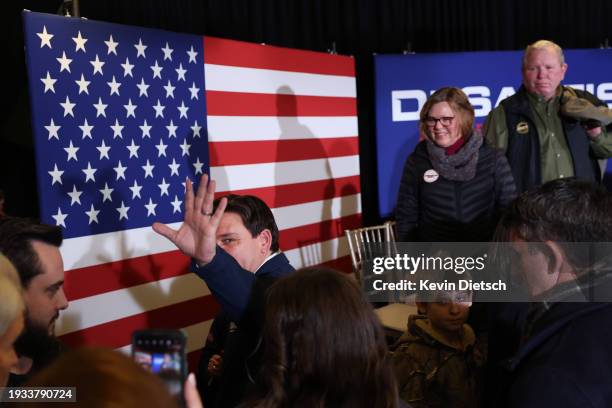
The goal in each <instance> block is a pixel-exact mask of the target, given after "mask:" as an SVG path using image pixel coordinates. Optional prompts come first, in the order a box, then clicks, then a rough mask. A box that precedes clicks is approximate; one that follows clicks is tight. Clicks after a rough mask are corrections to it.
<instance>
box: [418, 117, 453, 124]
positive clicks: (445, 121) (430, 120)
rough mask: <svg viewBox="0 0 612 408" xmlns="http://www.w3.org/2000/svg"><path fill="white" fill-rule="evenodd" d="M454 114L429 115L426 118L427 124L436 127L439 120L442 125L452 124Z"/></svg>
mask: <svg viewBox="0 0 612 408" xmlns="http://www.w3.org/2000/svg"><path fill="white" fill-rule="evenodd" d="M453 119H455V117H454V116H442V117H441V118H432V117H431V116H428V117H426V118H425V124H426V125H427V126H429V127H435V126H436V124H437V123H438V122H440V124H442V126H450V124H451V123H453Z"/></svg>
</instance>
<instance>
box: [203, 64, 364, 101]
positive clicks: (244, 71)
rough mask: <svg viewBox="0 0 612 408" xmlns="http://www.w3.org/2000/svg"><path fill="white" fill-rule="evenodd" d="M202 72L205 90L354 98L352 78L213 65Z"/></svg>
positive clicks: (355, 89) (205, 67) (207, 65)
mask: <svg viewBox="0 0 612 408" xmlns="http://www.w3.org/2000/svg"><path fill="white" fill-rule="evenodd" d="M204 72H205V78H206V90H208V91H229V92H250V93H268V94H278V93H292V94H294V95H312V96H342V97H350V98H355V97H357V86H356V83H355V77H347V76H340V75H323V74H307V73H301V72H289V71H278V70H272V69H262V68H243V67H233V66H227V65H216V64H205V65H204ZM281 88H283V89H284V88H289V89H290V90H291V92H281V91H282V89H281Z"/></svg>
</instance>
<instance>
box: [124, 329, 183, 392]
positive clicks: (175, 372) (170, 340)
mask: <svg viewBox="0 0 612 408" xmlns="http://www.w3.org/2000/svg"><path fill="white" fill-rule="evenodd" d="M132 356H133V358H134V361H136V363H138V364H139V365H140V366H142V367H143V368H145V369H146V370H148V371H150V372H152V373H153V374H155V375H157V376H159V377H160V378H161V379H162V380H163V381H164V382H165V383H166V385H167V387H168V390H169V391H170V394H171V395H172V396H173V397H175V398H176V399H177V400H179V401H180V400H182V396H183V392H182V390H183V383H184V381H185V368H186V367H185V337H184V335H183V334H182V333H181V332H180V331H178V330H139V331H137V332H135V333H134V336H133V340H132Z"/></svg>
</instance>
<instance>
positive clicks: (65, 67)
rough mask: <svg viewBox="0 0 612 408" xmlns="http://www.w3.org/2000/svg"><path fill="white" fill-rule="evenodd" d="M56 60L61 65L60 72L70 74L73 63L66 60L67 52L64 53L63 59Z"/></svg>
mask: <svg viewBox="0 0 612 408" xmlns="http://www.w3.org/2000/svg"><path fill="white" fill-rule="evenodd" d="M56 60H57V62H59V63H60V72H62V71H64V70H66V71H68V72H70V63H71V62H72V60H71V59H68V58H66V51H62V57H61V58H56Z"/></svg>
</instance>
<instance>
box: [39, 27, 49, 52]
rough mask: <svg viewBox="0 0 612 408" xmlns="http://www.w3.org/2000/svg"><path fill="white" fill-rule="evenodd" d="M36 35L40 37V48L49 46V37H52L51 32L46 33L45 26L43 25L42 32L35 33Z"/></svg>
mask: <svg viewBox="0 0 612 408" xmlns="http://www.w3.org/2000/svg"><path fill="white" fill-rule="evenodd" d="M36 35H37V36H38V37H40V48H42V47H44V46H47V47H49V48H51V39H52V38H53V34H49V33H47V26H43V30H42V33H36Z"/></svg>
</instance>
